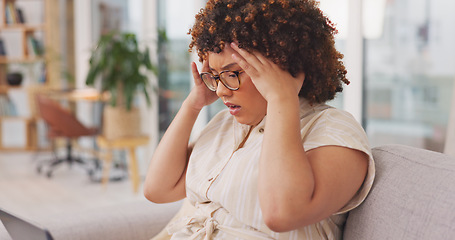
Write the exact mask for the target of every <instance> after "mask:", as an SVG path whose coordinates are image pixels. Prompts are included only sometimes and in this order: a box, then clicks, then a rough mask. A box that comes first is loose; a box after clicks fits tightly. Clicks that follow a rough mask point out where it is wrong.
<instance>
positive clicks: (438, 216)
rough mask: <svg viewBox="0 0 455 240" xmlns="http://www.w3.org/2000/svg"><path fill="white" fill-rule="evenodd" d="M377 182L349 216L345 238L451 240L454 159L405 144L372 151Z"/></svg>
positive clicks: (454, 228)
mask: <svg viewBox="0 0 455 240" xmlns="http://www.w3.org/2000/svg"><path fill="white" fill-rule="evenodd" d="M373 156H374V159H375V162H376V179H375V182H374V184H373V188H372V190H371V192H370V194H369V195H368V197H367V199H366V200H365V202H364V203H363V204H362V205H360V206H359V207H358V208H356V209H354V210H353V211H351V212H350V213H349V217H348V219H347V222H346V225H345V230H344V239H347V240H351V239H353V240H357V239H359V240H360V239H362V240H363V239H369V240H375V239H381V240H382V239H451V238H453V236H455V158H453V157H449V156H448V155H444V154H441V153H437V152H432V151H428V150H423V149H417V148H413V147H408V146H402V145H386V146H381V147H377V148H374V149H373Z"/></svg>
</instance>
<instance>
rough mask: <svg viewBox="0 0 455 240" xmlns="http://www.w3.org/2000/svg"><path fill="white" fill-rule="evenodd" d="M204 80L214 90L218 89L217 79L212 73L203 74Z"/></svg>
mask: <svg viewBox="0 0 455 240" xmlns="http://www.w3.org/2000/svg"><path fill="white" fill-rule="evenodd" d="M201 78H202V81H204V83H205V86H207V88H208V89H210V90H212V91H216V79H215V77H213V75H212V74H210V73H202V74H201Z"/></svg>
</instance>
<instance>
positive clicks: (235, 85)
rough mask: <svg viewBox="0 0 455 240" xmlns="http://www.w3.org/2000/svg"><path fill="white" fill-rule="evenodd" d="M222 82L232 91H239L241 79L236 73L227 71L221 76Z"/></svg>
mask: <svg viewBox="0 0 455 240" xmlns="http://www.w3.org/2000/svg"><path fill="white" fill-rule="evenodd" d="M220 78H221V81H223V83H224V84H225V85H226V87H228V88H229V89H231V90H237V89H239V86H240V83H239V77H238V76H237V74H235V72H232V71H227V72H222V73H221V74H220Z"/></svg>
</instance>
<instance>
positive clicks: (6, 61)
mask: <svg viewBox="0 0 455 240" xmlns="http://www.w3.org/2000/svg"><path fill="white" fill-rule="evenodd" d="M41 61H44V57H25V58H9V57H4V56H1V57H0V64H10V63H36V62H41Z"/></svg>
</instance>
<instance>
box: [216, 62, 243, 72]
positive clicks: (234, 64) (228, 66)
mask: <svg viewBox="0 0 455 240" xmlns="http://www.w3.org/2000/svg"><path fill="white" fill-rule="evenodd" d="M233 66H238V64H237V63H235V62H233V63H229V64H228V65H225V66H223V67H221V70H229V69H230V68H231V67H233ZM209 68H210V71H216V70H215V69H213V68H211V67H209Z"/></svg>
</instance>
